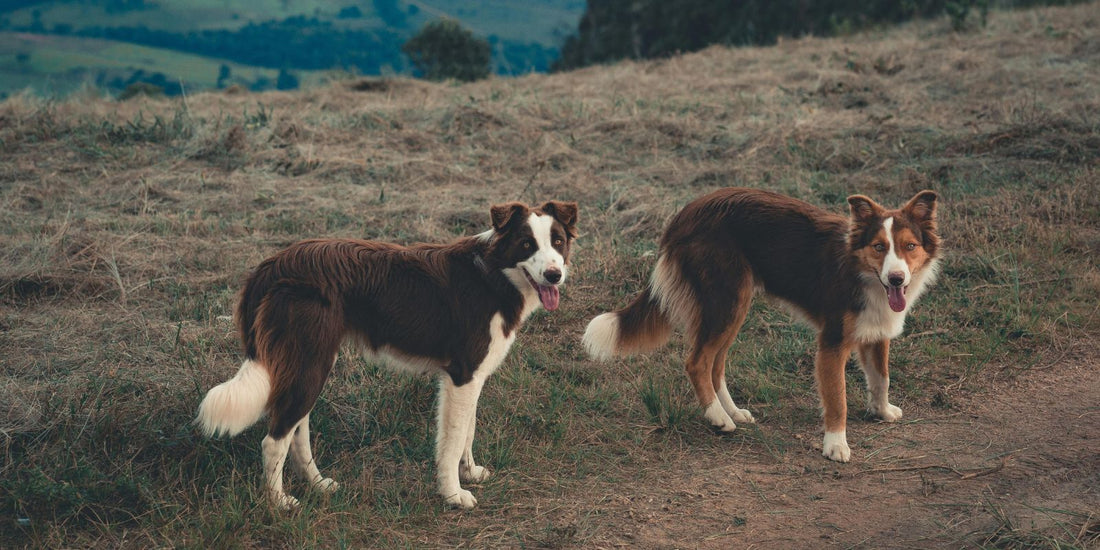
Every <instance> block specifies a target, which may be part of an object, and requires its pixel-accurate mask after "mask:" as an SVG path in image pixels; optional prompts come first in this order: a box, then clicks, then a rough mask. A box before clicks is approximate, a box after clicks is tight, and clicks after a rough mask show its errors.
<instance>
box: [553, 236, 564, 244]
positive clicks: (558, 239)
mask: <svg viewBox="0 0 1100 550" xmlns="http://www.w3.org/2000/svg"><path fill="white" fill-rule="evenodd" d="M563 243H565V241H563V240H561V237H558V238H556V239H554V246H561V245H562V244H563Z"/></svg>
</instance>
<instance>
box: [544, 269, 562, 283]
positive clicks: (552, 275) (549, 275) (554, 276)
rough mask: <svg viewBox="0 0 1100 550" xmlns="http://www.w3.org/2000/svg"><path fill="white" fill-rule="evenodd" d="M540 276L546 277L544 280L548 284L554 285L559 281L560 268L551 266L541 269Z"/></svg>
mask: <svg viewBox="0 0 1100 550" xmlns="http://www.w3.org/2000/svg"><path fill="white" fill-rule="evenodd" d="M542 276H543V277H546V280H547V281H549V282H550V284H554V285H556V284H558V282H559V281H561V270H560V269H558V268H556V267H551V268H550V269H547V270H546V271H543V272H542Z"/></svg>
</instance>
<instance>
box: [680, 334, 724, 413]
mask: <svg viewBox="0 0 1100 550" xmlns="http://www.w3.org/2000/svg"><path fill="white" fill-rule="evenodd" d="M719 351H723V352H724V351H725V348H722V343H721V341H713V340H712V341H708V342H703V343H699V344H696V346H695V347H694V348H692V350H691V351H690V352H689V353H688V358H687V361H685V362H684V367H685V369H686V370H687V375H688V378H690V379H691V385H692V386H693V387H694V388H695V396H696V397H698V398H699V404H700V405H701V406H702V407H703V416H704V417H705V418H706V419H707V421H708V422H710V424H711V425H712V426H714V427H715V428H717V429H718V431H722V432H732V431H733V430H736V429H737V424H734V423H733V419H732V418H730V415H729V413H727V412H726V409H725V407H723V406H722V402H721V400H720V399H718V394H717V393H716V392H715V390H714V380H713V378H712V377H711V368H712V366H713V365H714V360H715V356H716V355H718V352H719Z"/></svg>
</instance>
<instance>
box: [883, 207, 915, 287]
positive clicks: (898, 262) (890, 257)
mask: <svg viewBox="0 0 1100 550" xmlns="http://www.w3.org/2000/svg"><path fill="white" fill-rule="evenodd" d="M882 228H883V229H885V230H886V242H887V243H888V245H887V246H888V248H887V249H886V258H885V259H884V260H883V261H882V270H881V271H879V274H878V276H879V279H881V280H882V284H884V285H886V286H890V274H891V273H898V272H900V273H904V274H905V282H904V283H902V286H909V279H910V277H911V275H910V273H909V264H907V263H905V260H903V259H902V258H901V257H900V256H898V250H897V246H898V245H897V243H895V242H894V218H886V219H885V220H883V221H882Z"/></svg>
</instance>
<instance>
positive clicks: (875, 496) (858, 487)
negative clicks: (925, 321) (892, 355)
mask: <svg viewBox="0 0 1100 550" xmlns="http://www.w3.org/2000/svg"><path fill="white" fill-rule="evenodd" d="M1092 351H1094V350H1090V353H1088V354H1077V355H1076V357H1074V358H1069V359H1065V358H1064V359H1063V361H1062V362H1060V363H1058V364H1055V365H1050V366H1049V367H1046V368H1043V369H1041V370H1036V371H1035V372H1032V373H1029V374H1027V375H1025V376H1021V377H1019V378H1018V379H1017V380H1015V381H1014V382H1012V383H1011V384H1002V386H1003V387H998V388H991V390H990V391H988V392H984V393H985V395H979V396H975V397H972V398H970V400H969V401H966V402H962V403H957V404H956V406H955V407H953V408H952V409H934V408H920V407H909V408H905V405H906V404H905V403H904V402H900V403H898V404H899V405H900V406H902V408H903V409H905V414H906V417H905V419H904V420H903V421H902V422H901V423H899V424H885V423H874V422H869V421H867V420H865V419H862V418H858V417H857V418H854V419H850V420H849V424H848V438H849V443H851V444H852V451H853V453H852V462H851V463H849V464H836V463H832V462H828V461H826V460H825V459H824V458H822V457H821V455H820V439H819V438H820V437H821V434H820V432H819V433H812V432H806V433H802V434H796V435H795V437H797V438H798V440H800V441H803V442H805V445H804V446H803V448H801V449H794V448H792V449H788V450H787V452H786V453H780V454H774V455H771V454H767V453H765V452H763V451H760V452H759V453H757V452H756V451H755V450H749V449H735V450H734V451H738V450H739V451H741V452H735V453H731V455H732V456H731V457H730V458H729V460H722V459H719V460H714V458H713V457H691V456H690V455H688V458H685V459H684V460H682V461H681V462H680V463H679V464H678V465H677V466H676V467H675V469H668V470H664V471H659V472H653V471H652V470H651V471H650V472H651V473H648V474H647V475H646V476H645V477H644V478H643V479H639V480H638V481H637V482H634V483H629V482H628V483H624V484H622V486H621V488H620V489H621V490H620V492H618V494H616V495H613V496H609V497H608V498H607V500H606V501H605V503H604V504H605V506H603V507H602V508H603V509H602V511H601V512H602V515H603V518H602V519H601V520H599V521H598V522H599V523H602V524H603V527H601V528H600V529H597V530H596V533H597V534H596V536H595V537H594V539H593V540H591V541H590V542H591V543H594V544H595V545H597V546H606V547H614V546H621V545H628V546H636V547H648V548H812V547H841V548H964V547H989V546H995V547H1002V548H1003V547H1010V548H1018V547H1047V546H1048V545H1047V544H1045V542H1047V541H1052V540H1053V539H1057V540H1058V541H1062V542H1063V543H1064V542H1073V543H1074V544H1076V545H1079V546H1083V547H1086V548H1094V547H1095V548H1100V399H1098V398H1100V362H1097V361H1096V360H1095V353H1091V352H1092ZM749 429H752V428H749ZM760 429H761V430H763V431H764V432H775V431H776V430H786V429H789V428H788V427H786V426H777V425H767V424H765V425H763V426H761V427H760ZM755 446H757V447H758V446H759V444H755ZM745 451H748V452H745Z"/></svg>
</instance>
